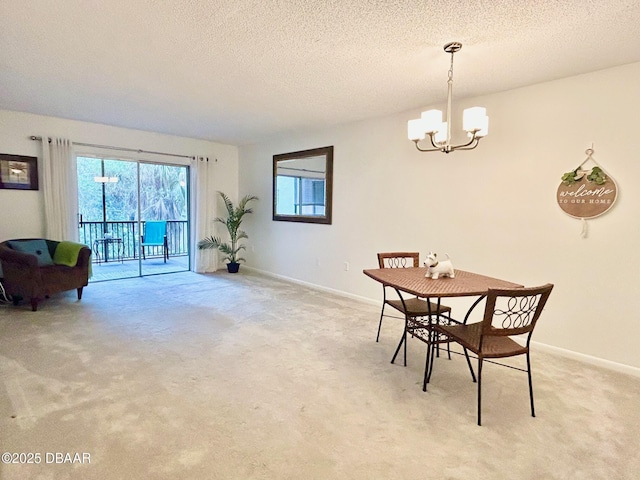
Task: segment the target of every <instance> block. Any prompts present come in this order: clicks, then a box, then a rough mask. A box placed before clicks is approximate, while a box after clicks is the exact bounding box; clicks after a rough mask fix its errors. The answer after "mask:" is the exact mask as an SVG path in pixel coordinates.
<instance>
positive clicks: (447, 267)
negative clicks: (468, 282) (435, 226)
mask: <svg viewBox="0 0 640 480" xmlns="http://www.w3.org/2000/svg"><path fill="white" fill-rule="evenodd" d="M445 255H447V259H446V260H438V255H437V254H435V253H433V252H429V255H427V259H426V260H425V261H424V266H425V267H427V273H426V274H425V277H427V278H433V279H434V280H437V279H438V277H439V276H440V275H442V276H443V277H449V278H455V276H456V274H455V272H454V270H453V264H452V263H451V260H450V259H449V255H448V254H446V253H445Z"/></svg>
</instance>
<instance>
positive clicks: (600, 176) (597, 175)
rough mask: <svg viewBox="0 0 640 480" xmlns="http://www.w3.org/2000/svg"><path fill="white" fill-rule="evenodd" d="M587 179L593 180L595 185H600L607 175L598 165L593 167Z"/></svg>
mask: <svg viewBox="0 0 640 480" xmlns="http://www.w3.org/2000/svg"><path fill="white" fill-rule="evenodd" d="M587 180H589V181H590V182H594V183H595V184H596V185H602V184H604V183H605V182H606V181H607V177H606V175H605V174H604V172H603V171H602V169H601V168H600V167H593V170H591V173H590V174H589V176H588V177H587Z"/></svg>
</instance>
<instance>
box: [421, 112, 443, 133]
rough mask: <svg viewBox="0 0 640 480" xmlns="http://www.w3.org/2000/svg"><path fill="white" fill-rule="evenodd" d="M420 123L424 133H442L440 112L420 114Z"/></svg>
mask: <svg viewBox="0 0 640 480" xmlns="http://www.w3.org/2000/svg"><path fill="white" fill-rule="evenodd" d="M422 123H423V125H424V131H425V132H426V133H434V132H439V131H442V112H441V111H440V110H427V111H426V112H422ZM445 130H446V127H445Z"/></svg>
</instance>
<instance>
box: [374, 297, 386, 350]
mask: <svg viewBox="0 0 640 480" xmlns="http://www.w3.org/2000/svg"><path fill="white" fill-rule="evenodd" d="M385 305H386V304H385V303H383V304H382V310H381V311H380V321H379V322H378V335H376V342H377V341H378V340H379V339H380V329H381V328H382V317H383V316H384V306H385Z"/></svg>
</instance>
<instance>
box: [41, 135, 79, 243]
mask: <svg viewBox="0 0 640 480" xmlns="http://www.w3.org/2000/svg"><path fill="white" fill-rule="evenodd" d="M42 180H43V190H44V217H45V237H46V238H48V239H50V240H58V241H60V240H71V241H77V240H78V224H77V212H78V177H77V172H76V159H75V156H74V155H73V145H72V143H71V140H68V139H66V138H49V137H47V136H46V135H43V136H42Z"/></svg>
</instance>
